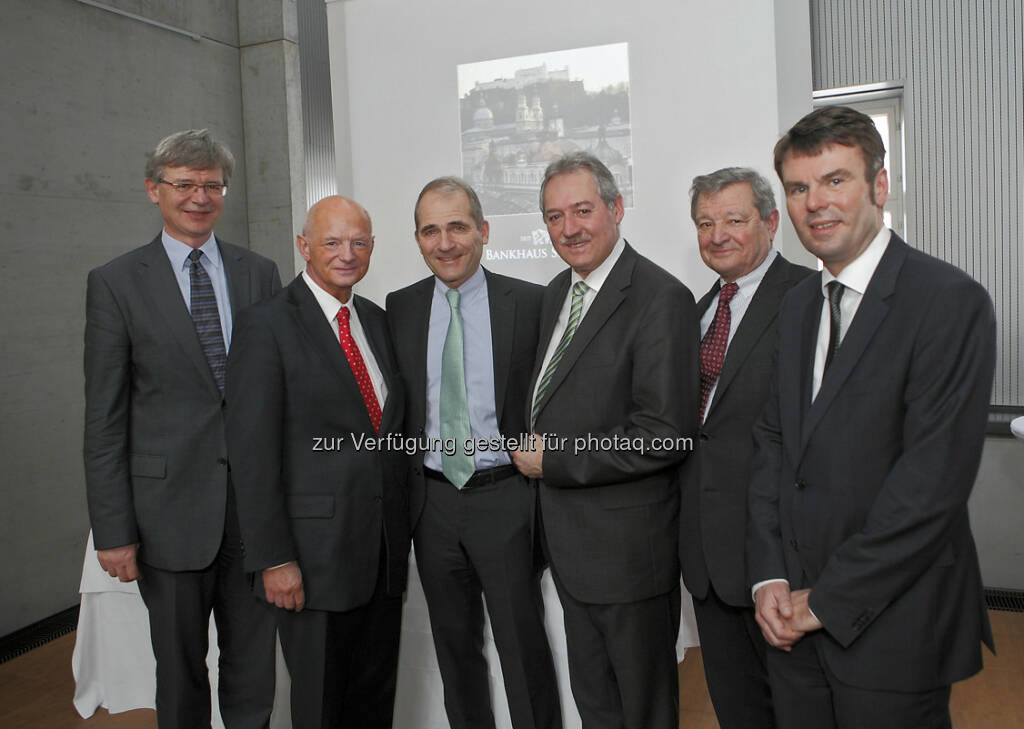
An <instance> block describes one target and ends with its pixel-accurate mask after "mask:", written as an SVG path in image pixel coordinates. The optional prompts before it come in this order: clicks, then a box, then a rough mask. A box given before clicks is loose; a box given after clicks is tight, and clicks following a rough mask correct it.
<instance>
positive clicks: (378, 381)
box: [302, 271, 388, 410]
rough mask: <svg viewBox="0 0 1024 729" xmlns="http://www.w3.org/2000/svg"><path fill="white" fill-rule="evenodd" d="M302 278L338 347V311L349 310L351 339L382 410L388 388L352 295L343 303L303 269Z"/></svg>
mask: <svg viewBox="0 0 1024 729" xmlns="http://www.w3.org/2000/svg"><path fill="white" fill-rule="evenodd" d="M302 280H303V281H305V282H306V285H307V286H308V287H309V290H310V291H312V292H313V296H314V297H316V303H318V304H319V305H320V309H321V310H322V311H323V312H324V317H326V319H327V323H328V324H330V325H331V331H333V332H334V338H335V339H337V340H338V346H339V347H340V346H341V332H340V331H339V330H338V312H339V311H341V310H342V309H343V308H347V309H348V310H349V319H348V328H349V331H351V332H352V339H354V340H355V342H356V346H357V347H359V353H360V354H361V355H363V362H364V363H365V364H366V372H367V373H368V374H369V375H370V384H372V385H373V392H374V394H375V395H376V396H377V402H378V403H379V404H380V409H381V410H383V409H384V403H385V402H386V401H387V397H388V388H387V385H386V384H384V375H382V374H381V371H380V367H378V366H377V360H376V358H375V357H374V356H373V350H372V349H370V343H369V341H367V339H366V334H365V333H363V325H362V324H361V323H360V322H359V314H358V313H357V312H356V309H355V307H354V306H352V297H351V296H349V298H348V303H345V304H343V303H341V302H340V301H338V300H337V299H336V298H334V297H333V296H331V295H330V294H329V293H327V292H326V291H324V290H323V289H322V288H320V285H319V284H318V283H317V282H316V281H314V280H313V279H312V278H310V276H309V274H308V273H306V272H305V271H303V272H302Z"/></svg>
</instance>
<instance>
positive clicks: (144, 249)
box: [89, 238, 159, 278]
mask: <svg viewBox="0 0 1024 729" xmlns="http://www.w3.org/2000/svg"><path fill="white" fill-rule="evenodd" d="M157 240H159V238H158V239H157ZM154 242H155V241H150V242H149V243H146V244H145V245H141V246H139V247H138V248H133V249H132V250H130V251H127V252H125V253H122V254H121V255H119V256H117V257H115V258H112V259H111V260H109V261H107V262H106V263H104V264H102V265H99V266H96V268H94V269H92V271H90V272H89V276H90V277H92V276H93V275H94V274H95V275H98V276H100V277H102V278H109V277H111V276H113V277H116V276H118V275H120V274H122V273H125V272H127V271H130V270H131V269H132V268H134V267H135V266H136V265H138V264H139V263H140V262H142V261H144V260H145V259H146V258H147V257H148V256H149V255H151V254H152V250H151V248H150V247H151V246H152V245H153V243H154Z"/></svg>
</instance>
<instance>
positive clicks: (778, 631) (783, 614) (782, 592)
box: [754, 582, 809, 652]
mask: <svg viewBox="0 0 1024 729" xmlns="http://www.w3.org/2000/svg"><path fill="white" fill-rule="evenodd" d="M799 592H804V591H803V590H800V591H798V593H799ZM808 592H809V591H808ZM798 593H794V594H798ZM754 617H755V618H757V624H758V625H759V626H761V633H762V634H763V635H764V639H765V640H766V641H768V643H770V644H771V645H773V646H775V647H776V648H778V649H780V650H784V651H787V652H788V651H789V650H790V649H791V648H792V647H793V644H794V643H796V642H797V641H798V640H800V639H801V638H802V637H803V636H804V633H803V631H802V630H798V629H796V628H795V627H794V626H793V625H792V624H791V623H790V621H791V620H792V618H793V603H792V597H791V596H790V594H789V585H787V584H786V583H785V582H769V583H767V584H765V585H761V586H760V587H759V588H757V593H756V594H755V595H754Z"/></svg>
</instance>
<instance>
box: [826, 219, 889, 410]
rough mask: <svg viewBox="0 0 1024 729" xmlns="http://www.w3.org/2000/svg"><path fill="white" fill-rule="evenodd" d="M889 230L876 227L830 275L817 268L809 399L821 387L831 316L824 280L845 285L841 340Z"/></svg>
mask: <svg viewBox="0 0 1024 729" xmlns="http://www.w3.org/2000/svg"><path fill="white" fill-rule="evenodd" d="M891 234H892V231H891V230H889V229H888V228H886V227H885V226H884V225H883V226H882V229H881V230H879V231H878V235H876V236H875V237H874V238H873V239H872V240H871V243H869V244H868V247H867V248H865V249H864V252H863V253H861V254H860V255H859V256H857V257H856V258H855V259H854V260H853V261H852V262H851V263H849V264H848V265H847V266H846V268H844V269H843V270H842V271H840V272H839V275H838V276H833V275H832V274H831V273H829V271H828V269H827V268H825V269H822V271H821V295H822V296H823V297H825V300H824V301H823V302H822V304H821V320H820V321H819V322H818V342H817V345H816V346H815V348H814V379H813V380H812V389H811V402H814V398H816V397H817V396H818V390H820V389H821V378H822V376H823V375H824V374H825V358H826V357H827V355H828V342H829V336H830V335H831V329H832V319H831V316H830V314H829V310H828V284H829V282H831V281H838V282H839V283H841V284H842V285H843V286H845V287H846V291H844V292H843V298H842V299H841V300H840V301H839V311H840V314H839V341H840V342H842V341H843V337H845V336H846V332H848V331H850V324H852V323H853V317H854V316H855V315H856V313H857V309H858V308H860V302H861V299H863V298H864V292H865V291H867V288H868V284H869V283H871V277H872V276H873V275H874V274H875V269H876V268H878V262H879V261H881V260H882V254H884V253H885V249H886V248H888V247H889V237H890V236H891Z"/></svg>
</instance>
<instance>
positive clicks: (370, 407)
mask: <svg viewBox="0 0 1024 729" xmlns="http://www.w3.org/2000/svg"><path fill="white" fill-rule="evenodd" d="M349 316H351V312H350V311H349V310H348V307H347V306H343V307H341V309H340V310H339V311H338V335H339V339H340V340H341V349H342V350H343V351H344V352H345V357H346V358H347V359H348V366H349V367H351V368H352V374H353V375H355V378H356V384H357V385H359V392H360V393H362V396H363V402H364V403H366V412H367V413H369V415H370V422H371V423H373V429H374V430H375V431H377V432H378V433H380V403H379V402H378V401H377V393H375V392H374V391H373V383H372V382H370V373H369V372H367V371H366V363H365V362H363V355H361V354H360V353H359V347H357V346H356V340H354V339H353V338H352V330H351V329H350V328H349V325H348V319H349Z"/></svg>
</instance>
